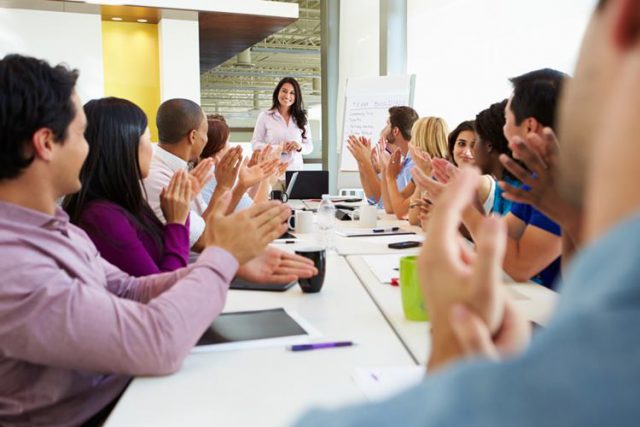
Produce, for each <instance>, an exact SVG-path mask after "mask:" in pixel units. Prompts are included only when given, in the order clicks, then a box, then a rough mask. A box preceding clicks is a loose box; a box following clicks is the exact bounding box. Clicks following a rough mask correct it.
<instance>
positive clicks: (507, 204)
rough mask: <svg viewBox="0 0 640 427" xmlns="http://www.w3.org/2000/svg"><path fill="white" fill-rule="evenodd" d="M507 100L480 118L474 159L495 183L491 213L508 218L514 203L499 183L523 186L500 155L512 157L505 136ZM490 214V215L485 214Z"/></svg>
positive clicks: (484, 173)
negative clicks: (505, 196) (497, 181)
mask: <svg viewBox="0 0 640 427" xmlns="http://www.w3.org/2000/svg"><path fill="white" fill-rule="evenodd" d="M506 104H507V100H504V101H502V102H498V103H495V104H493V105H491V106H490V107H489V108H487V109H486V110H483V111H481V112H480V113H478V115H477V116H476V120H475V128H476V134H477V135H478V139H477V140H476V142H475V143H474V144H473V158H474V159H475V162H476V166H477V167H478V168H480V172H482V174H483V175H489V176H491V177H492V178H493V179H494V184H493V185H492V187H493V189H494V193H493V206H492V207H491V209H490V211H489V212H488V213H495V214H498V215H506V214H507V213H509V210H510V209H511V201H510V200H507V199H505V198H504V197H502V189H501V188H500V187H499V186H498V185H495V180H502V181H505V182H508V183H510V184H512V185H513V186H519V185H520V183H519V182H518V181H517V180H516V179H515V178H514V177H513V176H512V175H511V173H510V172H509V171H508V170H507V169H506V168H505V167H504V165H503V164H502V163H501V162H500V155H501V154H507V155H511V149H510V148H509V141H507V139H506V138H505V136H504V133H503V132H502V128H503V127H504V123H505V119H504V108H505V106H506ZM485 212H486V211H485Z"/></svg>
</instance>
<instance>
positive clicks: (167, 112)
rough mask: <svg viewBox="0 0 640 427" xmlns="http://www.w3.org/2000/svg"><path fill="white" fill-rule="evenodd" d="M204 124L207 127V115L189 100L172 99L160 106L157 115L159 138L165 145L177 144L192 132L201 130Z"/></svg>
mask: <svg viewBox="0 0 640 427" xmlns="http://www.w3.org/2000/svg"><path fill="white" fill-rule="evenodd" d="M203 122H204V125H206V120H205V114H204V112H203V111H202V108H200V106H199V105H198V104H196V103H195V102H193V101H191V100H188V99H182V98H175V99H170V100H168V101H165V102H163V103H162V104H161V105H160V107H159V108H158V112H157V114H156V126H157V127H158V138H159V139H160V141H163V142H164V143H165V144H176V143H178V142H179V141H180V140H181V139H182V138H184V136H185V135H188V134H189V133H190V132H193V131H195V130H200V129H201V128H202V127H203ZM204 133H205V135H206V133H207V132H206V129H205V132H204ZM205 138H206V136H205Z"/></svg>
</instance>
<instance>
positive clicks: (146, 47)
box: [102, 21, 160, 141]
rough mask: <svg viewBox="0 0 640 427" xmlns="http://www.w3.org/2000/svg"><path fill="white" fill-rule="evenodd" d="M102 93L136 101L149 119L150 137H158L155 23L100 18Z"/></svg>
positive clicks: (157, 60) (157, 65)
mask: <svg viewBox="0 0 640 427" xmlns="http://www.w3.org/2000/svg"><path fill="white" fill-rule="evenodd" d="M102 52H103V61H104V93H105V96H117V97H118V98H125V99H128V100H130V101H132V102H134V103H136V104H137V105H138V106H140V108H142V109H143V110H144V112H145V113H146V114H147V118H148V119H149V129H150V130H151V139H152V140H153V141H157V140H158V129H157V128H156V111H157V110H158V106H159V105H160V61H159V48H158V26H157V25H155V24H138V23H132V22H115V21H102Z"/></svg>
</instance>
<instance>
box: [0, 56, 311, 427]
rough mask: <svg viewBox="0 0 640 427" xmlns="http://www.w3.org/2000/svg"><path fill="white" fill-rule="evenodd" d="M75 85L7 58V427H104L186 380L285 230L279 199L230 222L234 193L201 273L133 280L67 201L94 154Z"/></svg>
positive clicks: (2, 80)
mask: <svg viewBox="0 0 640 427" xmlns="http://www.w3.org/2000/svg"><path fill="white" fill-rule="evenodd" d="M77 77H78V74H77V72H75V71H69V70H68V69H66V68H65V67H62V66H57V67H51V66H49V64H47V63H46V62H44V61H40V60H37V59H34V58H27V57H24V56H19V55H9V56H6V57H5V58H3V59H2V60H0V111H1V112H2V113H1V114H0V162H1V165H2V167H1V168H0V171H1V175H0V271H1V272H2V285H1V286H0V402H2V404H0V425H2V426H26V425H56V426H78V425H81V424H83V423H90V424H91V423H96V425H97V424H98V423H99V420H100V419H103V418H104V416H105V415H106V413H108V411H109V409H110V407H112V406H113V404H114V401H115V399H117V397H118V396H119V395H120V394H121V393H122V391H123V390H124V389H125V387H126V386H127V384H128V383H129V381H130V380H131V377H132V376H134V375H165V374H168V373H171V372H175V371H176V370H178V369H179V368H180V365H181V364H182V360H183V359H184V358H185V357H186V356H187V355H188V354H189V353H190V351H191V349H192V348H193V345H194V344H195V343H196V341H197V340H198V338H199V337H200V336H201V335H202V333H203V332H204V330H205V329H206V328H207V327H209V325H210V324H211V322H212V320H213V319H214V318H215V317H216V316H217V315H218V314H219V313H220V312H221V311H222V307H223V305H224V302H225V297H226V293H227V289H228V286H229V282H230V281H231V278H232V277H233V275H234V274H235V272H236V270H237V269H238V265H239V264H243V263H246V262H247V261H249V260H250V259H252V258H254V257H255V256H256V255H258V253H259V252H260V251H261V250H263V248H264V247H265V246H266V245H267V243H268V242H269V241H270V240H271V239H273V238H274V237H276V236H278V235H279V234H280V233H282V231H284V229H286V227H284V226H282V225H281V223H282V221H284V220H285V219H286V218H287V217H288V215H289V210H288V209H286V208H285V207H282V206H281V205H279V204H277V203H273V204H265V205H263V206H262V207H258V208H255V209H253V211H252V212H246V213H242V212H240V213H238V214H234V215H232V216H225V215H224V214H223V212H224V209H225V208H226V203H228V201H229V196H228V195H227V196H225V198H224V200H223V201H222V202H221V203H220V204H219V206H217V207H216V209H215V210H214V212H212V215H211V219H210V220H209V221H210V223H211V224H209V226H208V227H207V233H206V234H205V238H204V241H205V247H206V249H205V250H204V251H203V252H202V255H201V256H200V258H199V259H198V261H197V262H196V263H195V264H193V265H192V266H190V267H188V268H184V269H181V270H178V271H176V272H173V273H166V274H159V275H154V276H147V277H143V278H134V277H131V276H128V275H127V274H125V273H123V272H121V271H120V270H118V269H117V268H115V267H113V266H112V265H111V264H109V263H108V262H106V261H104V260H103V259H102V258H101V257H100V255H99V253H98V251H97V249H96V247H95V246H94V245H93V243H92V242H91V240H90V239H89V237H88V236H87V235H86V234H85V233H84V232H83V231H82V230H81V229H79V228H77V227H75V226H74V225H72V224H70V223H69V217H68V216H67V215H66V214H65V213H64V211H63V210H62V209H61V208H60V207H58V206H57V205H56V200H57V199H58V198H60V197H62V196H65V195H67V194H71V193H74V192H76V191H78V190H79V189H80V188H81V182H80V180H79V176H80V169H81V167H82V164H83V162H84V160H85V158H86V156H87V153H88V149H89V147H88V144H87V141H86V140H85V138H84V131H85V127H86V117H85V114H84V111H83V108H82V104H81V103H80V99H79V98H78V95H77V94H76V92H75V90H74V87H75V83H76V79H77ZM265 224H268V226H266V227H265ZM240 235H242V238H241V239H239V238H238V236H240ZM214 242H215V246H214ZM307 268H308V269H309V268H311V267H307Z"/></svg>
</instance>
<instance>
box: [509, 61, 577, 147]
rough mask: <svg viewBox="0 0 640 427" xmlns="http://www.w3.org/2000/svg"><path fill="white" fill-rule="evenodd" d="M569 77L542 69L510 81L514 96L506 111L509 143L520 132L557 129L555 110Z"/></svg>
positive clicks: (548, 69)
mask: <svg viewBox="0 0 640 427" xmlns="http://www.w3.org/2000/svg"><path fill="white" fill-rule="evenodd" d="M567 77H568V76H567V75H566V74H565V73H563V72H560V71H556V70H552V69H551V68H543V69H541V70H535V71H531V72H529V73H526V74H523V75H521V76H518V77H513V78H511V79H509V81H510V82H511V84H512V85H513V93H512V95H511V97H509V102H508V103H507V108H506V110H505V118H506V121H507V122H506V124H505V126H504V134H505V136H506V137H507V139H509V140H510V139H511V138H512V137H513V136H514V135H515V134H518V133H521V132H525V133H529V132H540V131H541V130H542V128H543V127H550V128H555V119H556V106H557V105H558V99H559V97H560V90H561V89H562V82H563V81H564V80H565V79H566V78H567Z"/></svg>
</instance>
